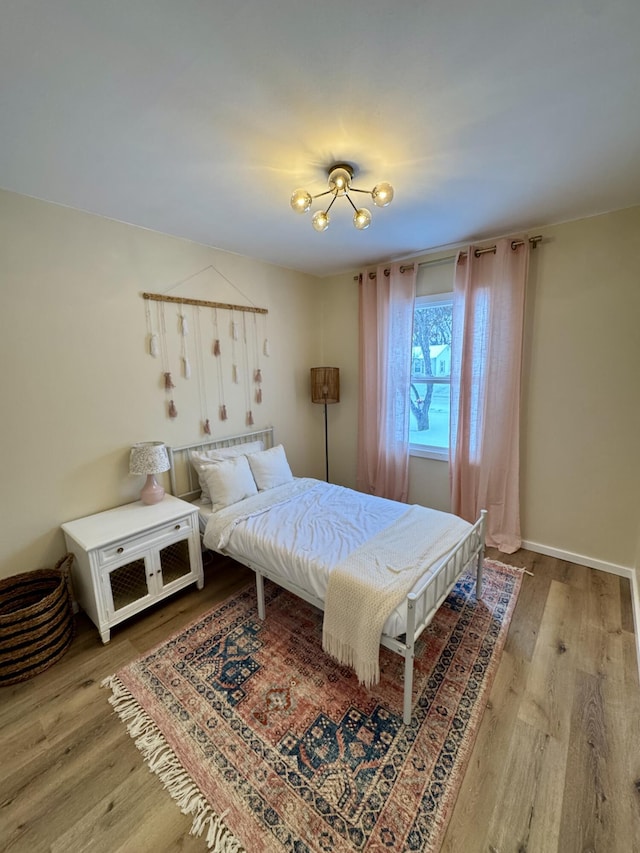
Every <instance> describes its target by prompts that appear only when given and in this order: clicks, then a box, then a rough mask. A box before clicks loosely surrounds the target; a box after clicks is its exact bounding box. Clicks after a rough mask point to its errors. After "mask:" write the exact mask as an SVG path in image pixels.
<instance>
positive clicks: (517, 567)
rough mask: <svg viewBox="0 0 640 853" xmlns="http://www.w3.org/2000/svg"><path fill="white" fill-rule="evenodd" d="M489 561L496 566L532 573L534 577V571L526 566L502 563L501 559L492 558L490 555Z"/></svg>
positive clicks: (526, 573)
mask: <svg viewBox="0 0 640 853" xmlns="http://www.w3.org/2000/svg"><path fill="white" fill-rule="evenodd" d="M486 559H487V562H488V563H493V565H494V566H500V568H502V569H513V570H514V571H516V572H520V573H521V574H524V575H531V577H534V574H533V572H530V571H529V569H525V567H524V566H511V565H509V564H508V563H501V562H500V560H491V559H489V558H488V557H487V558H486Z"/></svg>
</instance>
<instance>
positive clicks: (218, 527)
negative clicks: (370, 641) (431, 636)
mask: <svg viewBox="0 0 640 853" xmlns="http://www.w3.org/2000/svg"><path fill="white" fill-rule="evenodd" d="M407 509H408V507H407V505H406V504H401V503H397V502H395V501H389V500H385V499H384V498H378V497H374V496H371V495H365V494H363V493H361V492H356V491H353V490H351V489H345V488H343V487H342V486H334V485H332V484H330V483H324V482H321V481H319V480H312V479H306V478H300V479H296V480H294V481H293V482H292V483H287V484H286V485H284V486H278V487H276V488H274V489H269V490H268V491H265V492H260V493H259V494H257V495H254V496H252V497H250V498H246V499H245V500H243V501H240V502H239V503H237V504H233V505H232V506H230V507H227V508H225V509H222V510H219V511H218V512H216V513H213V514H212V515H211V516H210V517H209V519H208V521H207V524H206V528H205V533H204V537H203V542H204V544H205V545H206V547H207V548H211V549H212V550H214V551H220V552H222V553H225V554H229V555H230V556H232V557H235V558H236V559H238V560H239V561H240V562H242V563H249V564H253V565H258V566H263V567H265V568H269V569H270V570H271V571H272V572H277V573H278V574H280V575H282V576H283V577H284V578H286V579H288V580H289V582H291V583H295V584H296V585H298V586H299V587H302V588H303V589H306V590H307V591H308V592H310V593H312V594H313V595H315V596H316V597H318V598H320V599H321V600H323V601H324V600H325V597H326V592H327V586H328V582H329V575H330V573H331V570H332V569H333V568H334V567H335V566H337V565H339V564H340V563H342V562H343V561H344V560H345V558H346V557H347V556H348V555H349V554H351V553H352V552H353V551H355V549H357V548H359V547H360V546H361V545H363V544H364V543H365V542H366V541H367V540H369V539H371V538H372V537H373V536H375V535H376V534H378V533H380V532H381V531H382V530H384V529H385V528H388V527H389V526H390V525H393V524H394V522H396V521H397V520H398V519H399V518H400V517H401V516H402V515H403V514H404V513H406V511H407ZM423 509H424V508H423ZM424 514H425V519H427V518H428V516H429V514H433V515H434V517H438V520H440V517H442V516H448V514H447V513H440V512H438V511H437V510H427V509H424ZM457 521H458V522H459V521H460V520H459V519H458V520H457ZM462 523H463V524H464V525H466V524H467V523H466V522H462ZM468 527H469V528H470V527H471V525H468ZM439 562H441V561H439ZM436 566H437V564H436ZM434 569H435V566H434ZM416 615H417V618H418V619H420V617H421V615H422V614H421V613H420V612H418V613H417V614H416ZM404 630H405V612H404V608H403V607H399V608H398V609H397V610H395V611H394V612H393V613H392V614H391V615H390V616H389V618H388V619H387V621H386V622H385V624H384V627H383V631H384V633H385V634H388V635H390V636H398V635H400V634H402V633H404Z"/></svg>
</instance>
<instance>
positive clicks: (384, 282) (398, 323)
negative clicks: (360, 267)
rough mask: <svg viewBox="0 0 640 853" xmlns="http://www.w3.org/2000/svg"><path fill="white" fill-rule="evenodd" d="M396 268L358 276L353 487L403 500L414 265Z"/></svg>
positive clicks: (406, 482) (406, 488) (406, 470)
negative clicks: (358, 382)
mask: <svg viewBox="0 0 640 853" xmlns="http://www.w3.org/2000/svg"><path fill="white" fill-rule="evenodd" d="M400 267H401V265H400V264H391V265H390V266H389V265H387V269H388V270H389V272H388V275H385V267H383V266H380V267H378V268H377V269H375V270H368V269H367V270H364V272H363V273H362V274H361V275H360V302H359V320H360V389H359V405H358V466H357V487H358V489H359V490H360V491H362V492H366V493H367V494H372V495H378V496H379V497H383V498H391V499H392V500H396V501H403V502H405V503H406V501H407V497H408V493H409V385H410V379H411V345H412V335H413V308H414V301H415V293H416V273H417V269H416V265H413V268H412V269H409V268H404V272H401V270H400ZM369 273H374V275H373V276H372V277H371V276H370V275H369Z"/></svg>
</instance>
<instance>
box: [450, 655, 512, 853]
mask: <svg viewBox="0 0 640 853" xmlns="http://www.w3.org/2000/svg"><path fill="white" fill-rule="evenodd" d="M528 675H529V663H528V661H525V660H524V659H522V658H515V657H513V656H512V655H510V654H509V653H508V652H503V654H502V659H501V661H500V667H499V669H498V672H497V673H496V678H495V681H494V683H493V687H492V689H491V694H490V697H489V700H488V702H487V706H486V710H485V712H484V716H483V718H482V723H481V725H480V730H479V731H478V736H477V738H476V744H475V747H474V750H473V754H472V757H471V760H470V762H469V766H468V767H467V772H466V774H465V777H464V780H463V783H462V787H461V789H460V793H459V795H458V799H457V802H456V805H455V809H454V812H453V815H452V818H451V824H450V827H449V831H448V832H447V834H446V836H445V839H444V842H443V845H442V850H441V853H460V851H462V850H464V851H465V853H472V851H478V853H480V851H486V850H487V846H486V827H487V824H488V819H487V815H490V814H491V813H492V810H493V806H494V802H495V791H496V787H497V786H498V785H499V784H500V782H501V780H502V777H503V775H504V762H505V755H506V754H507V753H508V750H509V744H510V743H511V741H512V739H513V737H514V728H515V725H516V722H517V713H518V708H519V706H520V702H521V699H522V695H523V692H524V689H525V685H526V681H527V678H528Z"/></svg>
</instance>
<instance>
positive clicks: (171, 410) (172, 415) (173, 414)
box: [169, 386, 178, 418]
mask: <svg viewBox="0 0 640 853" xmlns="http://www.w3.org/2000/svg"><path fill="white" fill-rule="evenodd" d="M172 387H173V386H172ZM169 417H170V418H177V417H178V410H177V409H176V404H175V403H174V402H173V400H169Z"/></svg>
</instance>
